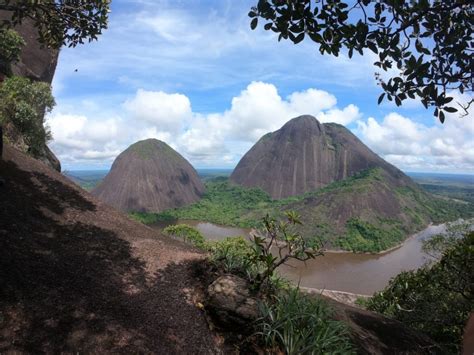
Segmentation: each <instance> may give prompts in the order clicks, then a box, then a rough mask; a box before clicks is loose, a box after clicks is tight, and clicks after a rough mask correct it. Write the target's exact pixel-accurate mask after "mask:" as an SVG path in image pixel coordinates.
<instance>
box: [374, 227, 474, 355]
mask: <svg viewBox="0 0 474 355" xmlns="http://www.w3.org/2000/svg"><path fill="white" fill-rule="evenodd" d="M473 288H474V232H471V233H469V234H466V235H465V237H464V238H462V239H460V240H459V241H458V242H457V243H456V244H455V245H454V246H453V247H451V248H449V249H447V250H445V251H444V253H443V255H442V257H441V259H440V261H439V262H438V263H436V264H434V265H432V266H431V267H430V266H425V267H423V268H421V269H418V270H417V271H409V272H402V273H401V274H399V275H398V276H396V277H395V278H394V279H392V280H391V281H390V283H389V285H388V286H387V287H386V288H385V289H384V290H383V291H382V292H379V293H376V294H375V295H374V297H372V298H371V299H370V300H369V302H368V305H367V308H368V309H370V310H372V311H376V312H379V313H383V314H385V315H387V316H389V317H392V318H395V319H397V320H399V321H401V322H403V323H405V324H407V325H408V326H410V327H412V328H414V329H418V330H420V331H423V332H425V333H427V334H428V335H429V336H430V337H431V338H432V339H433V340H435V341H436V342H438V343H439V344H440V345H443V346H444V347H445V348H446V349H447V350H448V351H449V352H453V353H458V352H459V351H460V344H461V338H462V333H463V328H464V325H465V323H466V321H467V319H468V317H469V314H470V313H471V312H472V310H473V307H474V289H473Z"/></svg>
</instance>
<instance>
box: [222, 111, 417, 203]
mask: <svg viewBox="0 0 474 355" xmlns="http://www.w3.org/2000/svg"><path fill="white" fill-rule="evenodd" d="M374 167H380V168H382V169H383V170H385V171H387V172H388V173H389V175H390V176H391V177H392V178H393V179H394V180H401V181H405V183H406V182H407V181H408V180H409V178H408V177H406V175H404V174H403V173H402V172H401V171H400V170H398V169H397V168H395V167H394V166H393V165H391V164H389V163H387V162H386V161H385V160H383V159H381V158H380V157H379V156H378V155H376V154H375V153H374V152H372V151H371V150H370V149H369V148H368V147H367V146H365V145H364V144H363V143H362V142H361V141H360V140H359V139H358V138H357V137H356V136H355V135H354V134H352V133H351V132H350V131H349V130H348V129H347V128H345V127H344V126H341V125H339V124H335V123H325V124H321V123H319V122H318V120H316V118H314V117H312V116H308V115H306V116H300V117H297V118H294V119H292V120H290V121H288V122H287V123H286V124H285V125H284V126H283V127H282V128H280V129H279V130H277V131H275V132H272V133H268V134H266V135H264V136H263V137H262V138H260V140H259V141H258V142H257V143H256V144H255V145H254V146H253V147H252V148H251V149H250V150H249V151H248V152H247V153H246V154H245V155H244V156H243V158H242V159H241V160H240V162H239V163H238V164H237V167H236V168H235V170H234V172H233V173H232V175H231V177H230V179H231V181H233V182H235V183H237V184H240V185H243V186H247V187H260V188H262V189H263V190H264V191H266V192H268V194H270V196H271V197H272V198H274V199H280V198H285V197H288V196H294V195H301V194H303V193H305V192H308V191H312V190H315V189H318V188H321V187H323V186H325V185H328V184H330V183H331V182H334V181H338V180H343V179H345V178H347V177H350V176H352V175H354V174H356V173H358V172H360V171H362V170H366V169H370V168H374ZM407 179H408V180H407Z"/></svg>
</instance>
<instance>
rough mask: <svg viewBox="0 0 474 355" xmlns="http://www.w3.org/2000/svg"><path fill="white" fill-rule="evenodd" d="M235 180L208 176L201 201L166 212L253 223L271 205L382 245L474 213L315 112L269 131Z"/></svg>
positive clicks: (344, 239)
mask: <svg viewBox="0 0 474 355" xmlns="http://www.w3.org/2000/svg"><path fill="white" fill-rule="evenodd" d="M230 182H231V184H229V183H227V182H225V181H220V182H219V181H216V182H209V183H207V185H208V189H209V193H207V194H206V195H205V196H204V199H203V200H202V201H200V202H198V203H196V204H194V205H191V206H189V207H186V208H183V209H178V210H172V211H166V212H165V213H164V214H166V215H168V216H172V217H174V218H183V219H186V218H190V219H201V220H208V221H211V222H215V223H221V224H231V225H239V226H247V227H253V226H256V225H258V221H259V220H260V219H261V218H262V217H263V216H264V215H265V214H267V213H268V214H270V215H274V216H275V217H282V215H283V212H284V211H287V210H295V211H297V212H298V213H299V214H300V215H301V217H302V222H303V226H302V227H301V231H302V232H303V235H304V236H305V237H307V238H312V237H319V238H321V239H323V240H324V241H325V242H327V243H328V245H329V246H332V247H335V248H341V249H345V250H354V251H370V252H376V251H382V250H386V249H388V248H390V247H393V246H395V245H397V244H398V243H400V242H401V241H403V240H404V239H405V238H406V237H407V236H409V235H410V234H412V233H414V232H416V231H419V230H421V229H423V228H424V227H426V226H427V225H428V224H429V223H432V222H434V223H440V222H445V221H450V220H454V219H457V218H459V217H463V216H464V217H468V216H471V215H472V214H473V213H474V211H473V210H472V205H470V204H469V203H457V202H455V201H451V200H449V199H447V198H442V197H439V196H438V197H437V196H434V195H431V194H429V193H426V192H425V191H423V190H422V189H421V188H420V186H419V185H417V184H416V183H415V182H413V181H412V180H411V179H410V178H409V177H408V176H407V175H405V174H404V173H403V172H402V171H400V170H399V169H397V168H396V167H394V166H393V165H391V164H389V163H388V162H386V161H385V160H383V159H382V158H380V157H379V156H378V155H377V154H375V153H374V152H372V151H371V150H370V149H369V148H368V147H367V146H365V145H364V144H363V143H362V142H361V141H360V140H359V139H358V138H357V137H356V136H355V135H354V134H352V133H351V132H350V131H349V130H348V129H346V128H345V127H343V126H341V125H338V124H332V123H331V124H320V123H319V122H318V121H317V120H316V119H315V118H314V117H312V116H301V117H297V118H295V119H293V120H291V121H289V122H288V123H286V124H285V125H284V126H283V127H282V128H281V129H279V130H278V131H275V132H273V133H269V134H266V135H265V136H263V137H262V138H261V139H260V140H259V141H258V142H257V143H256V144H255V145H254V146H253V147H252V148H251V149H250V150H249V152H247V154H245V156H244V157H243V158H242V159H241V161H240V162H239V164H238V165H237V167H236V169H235V170H234V172H233V173H232V175H231V177H230ZM232 183H233V184H234V185H232ZM236 185H240V186H236ZM262 190H263V191H262ZM259 191H260V192H261V193H259ZM267 194H269V195H270V197H268V195H267ZM163 217H164V215H163Z"/></svg>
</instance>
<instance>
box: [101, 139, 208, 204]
mask: <svg viewBox="0 0 474 355" xmlns="http://www.w3.org/2000/svg"><path fill="white" fill-rule="evenodd" d="M203 193H204V185H203V184H202V182H201V180H200V179H199V177H198V175H197V173H196V170H194V168H193V167H192V166H191V164H189V162H188V161H187V160H186V159H184V158H183V157H182V156H181V155H180V154H179V153H178V152H176V151H175V150H173V148H171V147H170V146H169V145H167V144H166V143H164V142H162V141H159V140H157V139H147V140H144V141H140V142H137V143H135V144H133V145H131V146H130V147H128V148H127V149H126V150H125V151H124V152H122V153H121V154H120V155H119V156H118V157H117V158H116V159H115V161H114V163H113V165H112V168H111V170H110V172H109V173H108V174H107V176H106V177H105V178H104V180H103V181H102V182H101V183H100V184H99V185H98V186H97V187H96V188H95V189H93V190H92V194H93V195H95V196H97V197H98V198H100V199H101V200H103V201H105V202H107V203H108V204H110V205H112V206H114V207H116V208H118V209H120V210H122V211H139V212H159V211H162V210H165V209H168V208H174V207H181V206H185V205H187V204H190V203H193V202H196V201H198V200H199V199H200V197H201V196H202V194H203Z"/></svg>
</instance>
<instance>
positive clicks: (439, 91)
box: [249, 0, 474, 122]
mask: <svg viewBox="0 0 474 355" xmlns="http://www.w3.org/2000/svg"><path fill="white" fill-rule="evenodd" d="M473 10H474V8H473V5H472V2H471V1H469V0H420V1H403V0H377V1H374V0H354V1H343V0H259V1H258V5H257V6H256V7H253V8H252V9H251V11H250V12H249V16H250V17H251V18H252V20H251V23H250V26H251V28H252V29H255V28H256V27H257V25H258V19H259V18H262V19H264V20H265V21H266V23H265V25H264V29H265V30H271V31H274V32H276V33H278V34H279V37H278V40H281V39H289V40H290V41H292V42H293V43H295V44H297V43H300V42H301V41H303V40H304V39H305V38H309V39H310V40H311V41H313V42H315V43H316V44H317V45H318V46H319V51H320V52H321V54H325V53H327V54H330V55H334V56H338V55H339V53H340V52H341V50H344V51H347V55H348V56H349V57H350V58H351V57H352V55H353V53H354V52H358V53H359V54H361V55H363V54H364V51H366V50H367V49H368V50H370V51H372V52H374V53H375V54H377V56H378V60H377V61H376V62H375V63H374V65H375V66H377V67H378V68H380V69H382V70H383V71H386V72H388V71H389V70H390V71H391V70H393V69H395V68H396V74H394V75H392V76H391V77H390V78H389V79H388V80H385V79H383V78H382V76H381V74H380V73H375V76H376V79H377V80H378V83H379V85H380V86H381V88H382V89H383V91H384V93H382V94H381V95H380V97H379V99H378V102H379V104H380V103H381V102H382V101H383V100H384V98H387V99H388V100H389V101H395V104H396V105H397V106H400V105H401V104H402V102H403V101H404V100H406V99H408V98H411V99H414V98H416V97H418V98H420V99H421V102H422V103H423V105H424V106H425V107H426V108H428V107H430V106H434V107H435V110H434V114H435V116H437V117H438V118H439V120H440V121H441V122H444V119H445V113H446V112H449V113H452V112H458V111H459V110H461V114H463V115H465V114H467V109H468V108H469V106H470V105H471V104H472V102H473V101H474V100H471V101H470V102H469V103H468V104H467V105H462V104H459V103H458V107H455V106H454V105H453V97H452V96H450V94H449V91H450V90H459V91H460V92H461V93H464V92H472V91H473V85H474V84H473V82H474V80H473V73H474V71H473V70H472V68H474V59H473V58H474V56H473V51H474V48H473V47H474V45H473V44H474V41H473V28H474V16H473V12H474V11H473Z"/></svg>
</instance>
